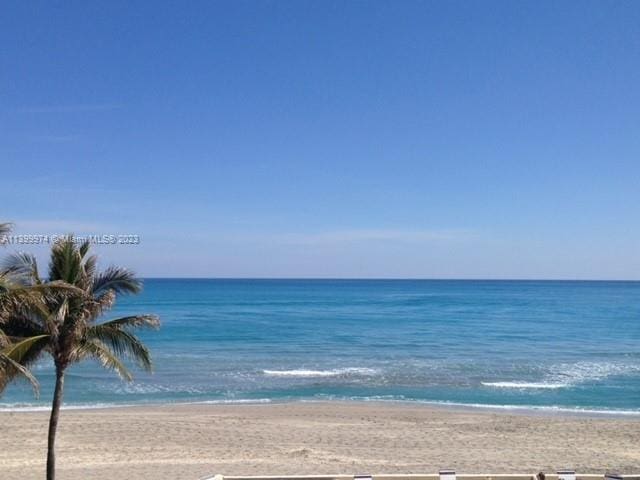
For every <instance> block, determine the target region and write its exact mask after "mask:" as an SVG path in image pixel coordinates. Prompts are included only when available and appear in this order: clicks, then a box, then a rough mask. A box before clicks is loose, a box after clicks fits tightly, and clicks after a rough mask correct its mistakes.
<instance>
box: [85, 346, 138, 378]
mask: <svg viewBox="0 0 640 480" xmlns="http://www.w3.org/2000/svg"><path fill="white" fill-rule="evenodd" d="M75 357H76V358H77V359H78V360H82V359H84V358H87V357H91V358H94V359H95V360H97V361H98V362H100V364H101V365H102V366H103V367H105V368H107V369H109V370H113V371H115V372H116V373H117V374H118V375H119V376H120V378H122V379H123V380H126V381H129V382H130V381H131V380H133V376H132V375H131V372H129V370H127V367H125V366H124V364H123V363H122V362H121V361H120V359H119V358H118V357H117V356H116V355H115V354H114V353H113V352H112V351H111V349H109V347H108V346H107V345H105V344H104V342H101V341H100V340H98V339H95V338H94V339H90V340H88V341H86V342H84V343H83V344H81V345H80V346H79V347H78V349H77V350H76V352H75Z"/></svg>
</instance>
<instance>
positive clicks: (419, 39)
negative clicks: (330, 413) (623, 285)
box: [0, 1, 640, 279]
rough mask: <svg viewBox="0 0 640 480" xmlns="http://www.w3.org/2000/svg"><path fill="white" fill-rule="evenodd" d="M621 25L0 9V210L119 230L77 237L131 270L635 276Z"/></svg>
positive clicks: (132, 8)
mask: <svg viewBox="0 0 640 480" xmlns="http://www.w3.org/2000/svg"><path fill="white" fill-rule="evenodd" d="M639 25H640V3H638V2H632V1H618V2H610V1H600V2H590V1H582V2H540V1H534V2H511V1H505V2H455V1H446V2H445V1H442V2H426V1H425V2H410V1H403V2H395V1H389V2H373V1H372V2H361V1H349V2H347V1H344V2H330V1H322V2H320V1H317V2H310V1H295V2H294V1H291V2H284V1H282V2H273V1H255V2H246V1H233V2H210V1H207V2H196V1H194V2H128V1H127V2H118V1H112V2H80V1H78V2H20V1H12V2H4V3H3V7H2V16H1V17H0V40H1V41H2V45H3V48H2V49H1V50H0V159H1V166H2V188H1V189H0V199H1V201H2V205H3V208H2V214H1V217H0V218H2V219H7V220H11V221H13V222H15V224H16V233H42V234H53V233H63V232H68V231H75V232H76V233H92V234H137V235H140V237H141V244H140V245H139V246H124V245H120V246H108V247H107V246H105V247H101V248H98V250H99V253H100V255H101V258H102V260H103V262H104V263H105V264H108V263H111V262H116V263H122V264H125V265H128V266H130V267H132V268H134V269H136V270H137V271H138V272H139V273H140V274H142V275H145V276H205V277H212V276H217V277H220V276H222V277H226V276H230V277H237V276H250V277H428V278H433V277H438V278H579V279H584V278H602V279H611V278H613V279H640V88H638V85H640V27H639ZM10 250H11V248H9V249H8V250H5V251H10ZM31 250H34V249H33V248H31ZM35 250H38V251H39V252H41V251H42V249H35Z"/></svg>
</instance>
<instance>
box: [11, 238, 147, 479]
mask: <svg viewBox="0 0 640 480" xmlns="http://www.w3.org/2000/svg"><path fill="white" fill-rule="evenodd" d="M88 253H89V243H88V242H85V243H82V244H81V245H78V244H77V243H76V241H75V239H74V237H73V236H71V235H69V236H68V237H65V238H64V239H63V240H61V241H59V242H57V243H56V244H54V245H53V247H52V248H51V256H50V263H49V272H48V281H49V282H64V284H66V285H69V286H71V287H74V290H56V291H49V292H48V294H47V295H44V296H43V301H42V302H33V303H32V304H31V305H29V306H28V307H27V308H23V309H21V310H20V311H18V312H16V313H14V315H13V316H12V317H11V319H10V321H8V322H6V323H5V325H4V331H5V334H6V335H8V336H10V337H16V338H30V339H33V338H36V337H41V338H40V340H37V341H33V343H32V344H31V345H30V346H29V348H28V349H26V350H27V352H26V353H25V354H24V355H23V358H25V359H26V360H27V361H33V360H34V359H37V358H39V357H41V356H42V355H45V354H48V355H50V356H51V357H52V359H53V363H54V365H55V373H56V380H55V388H54V393H53V401H52V406H51V416H50V419H49V434H48V445H47V477H46V478H47V480H54V479H55V440H56V430H57V427H58V419H59V416H60V406H61V405H62V401H63V394H64V381H65V372H66V370H67V368H68V367H69V366H70V365H72V364H74V363H78V362H80V361H82V360H85V359H88V358H93V359H95V360H97V361H98V362H99V363H101V364H102V365H103V366H104V367H105V368H107V369H110V370H114V371H115V372H116V373H118V375H119V376H120V377H121V378H122V379H124V380H128V381H130V380H131V379H132V376H131V374H130V373H129V371H128V369H127V367H126V366H125V363H124V360H123V359H128V360H131V361H133V362H134V363H136V364H137V365H138V366H140V367H141V368H143V369H145V370H148V371H150V370H151V357H150V355H149V351H148V349H147V348H146V347H145V345H144V344H143V343H142V342H141V341H140V339H138V337H136V336H135V335H134V334H133V333H132V330H134V329H136V328H144V327H148V328H158V327H159V325H160V322H159V320H158V317H156V316H154V315H134V316H126V317H121V318H116V319H114V320H109V321H105V322H99V320H100V318H101V317H102V315H103V314H104V313H105V312H106V311H108V310H109V309H111V308H112V307H113V305H114V303H115V300H116V297H117V296H118V295H120V294H127V293H138V292H140V290H141V288H142V282H141V280H139V279H138V278H136V277H135V275H134V274H133V273H132V272H130V271H129V270H127V269H124V268H120V267H109V268H107V269H106V270H104V271H102V272H100V271H99V270H98V269H97V259H96V257H95V256H94V255H88ZM6 265H7V266H8V267H9V268H10V269H11V270H12V271H13V272H14V274H15V275H19V276H21V277H22V278H23V280H24V281H26V282H28V284H29V285H32V286H38V285H43V284H44V281H43V280H42V278H41V277H40V275H39V273H38V265H37V262H36V259H35V257H33V256H31V255H28V254H18V255H13V256H11V257H10V258H9V259H8V261H7V262H6Z"/></svg>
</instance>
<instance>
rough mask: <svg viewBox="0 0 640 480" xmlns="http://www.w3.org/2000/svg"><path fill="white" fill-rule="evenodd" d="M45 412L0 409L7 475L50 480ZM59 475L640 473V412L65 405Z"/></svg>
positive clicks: (0, 454)
mask: <svg viewBox="0 0 640 480" xmlns="http://www.w3.org/2000/svg"><path fill="white" fill-rule="evenodd" d="M46 427H47V413H45V412H30V413H27V412H20V413H8V412H4V413H0V479H1V480H13V479H15V480H28V479H39V480H40V479H43V478H44V458H45V447H46ZM57 453H58V465H59V466H58V480H80V479H82V480H101V479H105V480H106V479H109V480H118V479H127V480H137V479H140V480H141V479H149V480H150V479H154V480H158V479H176V480H181V479H189V480H195V479H198V478H199V477H202V476H204V475H206V474H213V473H223V474H228V475H231V474H236V475H241V474H246V475H257V474H276V475H278V474H312V473H316V474H317V473H326V474H330V473H362V472H366V473H425V472H435V471H437V470H438V469H439V468H445V467H450V468H455V469H456V470H457V471H458V472H461V473H465V472H466V473H485V472H492V473H498V472H505V473H517V472H523V473H529V472H537V471H539V470H545V471H547V472H552V471H554V470H555V469H557V468H561V467H575V468H576V470H579V471H581V472H583V473H585V472H593V473H600V472H603V471H604V470H606V469H614V470H618V471H621V472H622V473H638V472H640V420H639V419H637V418H619V417H618V418H586V417H571V416H556V415H547V416H543V415H524V414H507V413H494V412H486V411H461V410H451V409H444V408H431V407H425V406H407V405H397V404H396V405H387V404H369V403H366V404H363V403H317V404H309V403H292V404H281V405H176V406H162V407H132V408H114V409H105V410H66V411H63V412H62V417H61V421H60V426H59V437H58V448H57Z"/></svg>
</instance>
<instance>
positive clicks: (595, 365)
mask: <svg viewBox="0 0 640 480" xmlns="http://www.w3.org/2000/svg"><path fill="white" fill-rule="evenodd" d="M639 373H640V365H638V364H633V363H614V362H577V363H559V364H556V365H552V366H551V367H550V368H549V370H548V372H547V374H546V375H545V376H544V378H543V379H542V380H541V381H539V382H530V381H516V380H508V381H495V382H494V381H486V382H481V384H482V385H484V386H485V387H494V388H513V389H550V390H554V389H559V388H571V387H574V386H576V385H579V384H583V383H589V382H598V381H601V380H604V379H606V378H608V377H612V376H616V375H637V374H639Z"/></svg>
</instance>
